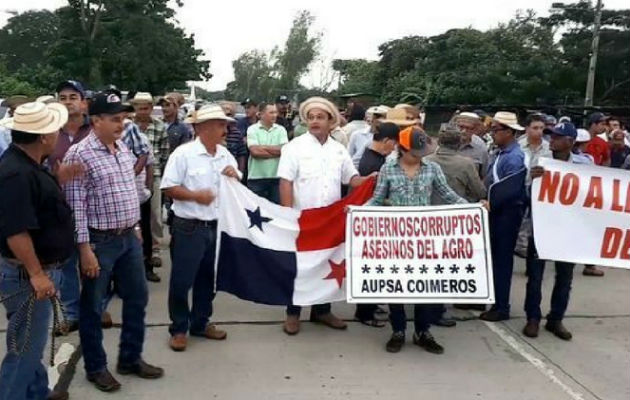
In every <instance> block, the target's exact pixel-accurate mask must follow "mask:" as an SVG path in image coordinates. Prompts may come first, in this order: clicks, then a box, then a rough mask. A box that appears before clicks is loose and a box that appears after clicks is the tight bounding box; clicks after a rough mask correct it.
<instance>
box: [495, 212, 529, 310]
mask: <svg viewBox="0 0 630 400" xmlns="http://www.w3.org/2000/svg"><path fill="white" fill-rule="evenodd" d="M522 219H523V210H522V207H519V206H515V207H505V208H503V209H500V210H497V211H491V212H490V250H491V253H492V263H493V276H494V295H495V298H496V301H495V304H494V306H493V307H492V308H493V309H495V310H496V311H498V312H499V313H500V314H502V315H505V316H509V315H510V289H511V287H512V271H513V269H514V247H515V246H516V239H517V238H518V231H519V229H520V228H521V221H522Z"/></svg>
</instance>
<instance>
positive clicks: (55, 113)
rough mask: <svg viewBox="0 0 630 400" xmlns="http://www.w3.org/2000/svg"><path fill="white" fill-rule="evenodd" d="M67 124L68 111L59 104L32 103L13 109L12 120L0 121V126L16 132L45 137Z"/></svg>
mask: <svg viewBox="0 0 630 400" xmlns="http://www.w3.org/2000/svg"><path fill="white" fill-rule="evenodd" d="M66 122H68V109H67V108H66V107H65V106H63V105H61V104H59V103H51V104H44V103H41V102H37V101H34V102H32V103H25V104H22V105H21V106H19V107H18V108H16V109H15V113H13V118H7V119H4V120H2V121H0V126H4V127H5V128H8V129H13V130H16V131H21V132H27V133H33V134H36V135H47V134H50V133H55V132H57V131H58V130H59V129H61V127H62V126H64V125H65V124H66Z"/></svg>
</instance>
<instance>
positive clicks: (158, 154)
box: [142, 117, 169, 176]
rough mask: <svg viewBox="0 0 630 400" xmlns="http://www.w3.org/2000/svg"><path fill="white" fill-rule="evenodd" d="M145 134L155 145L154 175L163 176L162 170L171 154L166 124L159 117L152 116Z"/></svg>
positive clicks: (153, 145) (152, 144)
mask: <svg viewBox="0 0 630 400" xmlns="http://www.w3.org/2000/svg"><path fill="white" fill-rule="evenodd" d="M142 133H144V134H145V135H147V138H149V143H151V146H152V147H153V156H154V158H155V164H154V165H153V176H162V171H163V170H164V167H165V166H166V161H167V160H168V155H169V144H168V135H167V133H166V125H164V122H162V121H161V120H159V119H157V118H153V117H151V122H150V123H149V125H147V128H146V129H145V130H144V132H142Z"/></svg>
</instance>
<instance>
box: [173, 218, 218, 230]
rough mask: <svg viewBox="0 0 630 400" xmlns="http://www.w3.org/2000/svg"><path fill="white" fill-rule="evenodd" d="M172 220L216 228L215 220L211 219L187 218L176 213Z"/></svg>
mask: <svg viewBox="0 0 630 400" xmlns="http://www.w3.org/2000/svg"><path fill="white" fill-rule="evenodd" d="M173 222H175V223H177V222H181V223H184V224H189V225H194V226H202V227H206V228H216V226H217V220H216V219H215V220H212V221H202V220H200V219H188V218H180V217H178V216H177V215H175V216H173Z"/></svg>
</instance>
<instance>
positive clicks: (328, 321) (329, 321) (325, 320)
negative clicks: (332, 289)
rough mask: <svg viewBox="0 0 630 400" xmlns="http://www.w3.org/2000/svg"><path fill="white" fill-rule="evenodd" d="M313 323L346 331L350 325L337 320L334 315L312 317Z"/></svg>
mask: <svg viewBox="0 0 630 400" xmlns="http://www.w3.org/2000/svg"><path fill="white" fill-rule="evenodd" d="M311 321H312V322H319V323H321V324H324V325H326V326H328V327H330V328H333V329H346V328H348V325H347V324H346V323H345V322H344V321H343V320H342V319H339V318H337V317H336V316H335V315H334V314H333V313H328V314H324V315H315V314H312V315H311Z"/></svg>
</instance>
